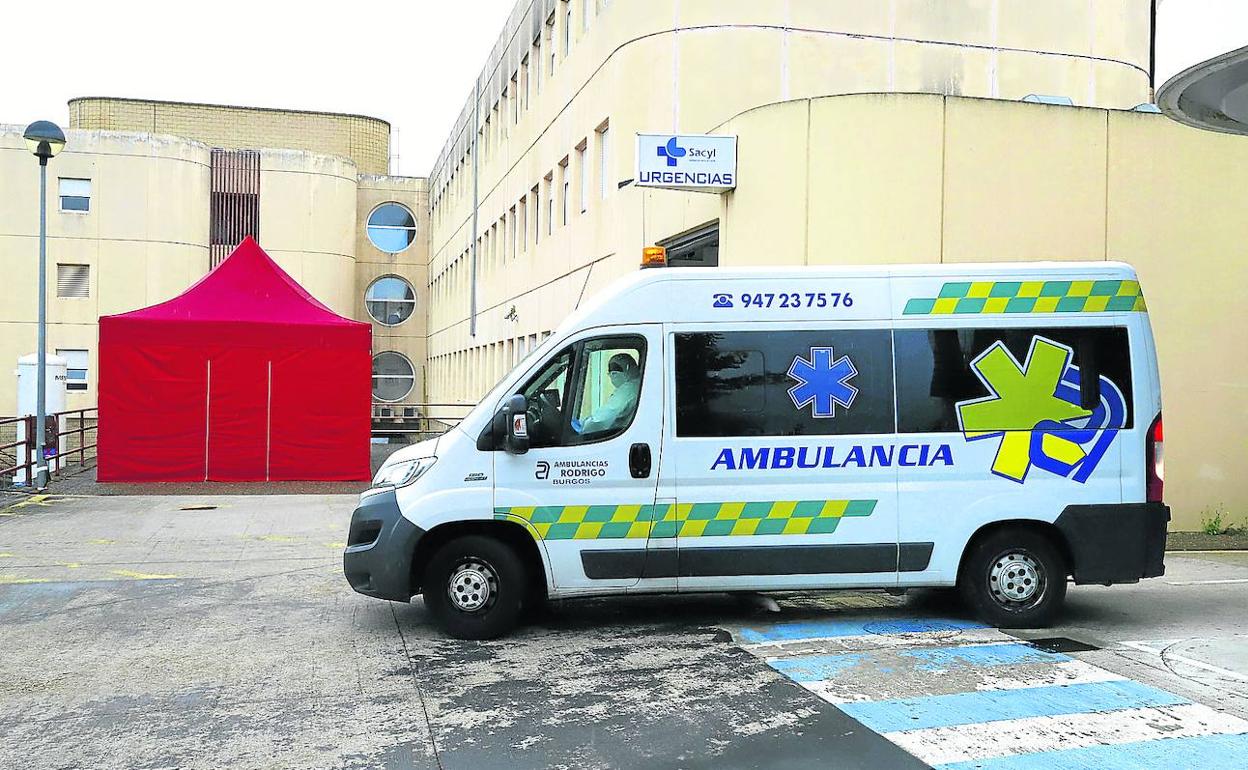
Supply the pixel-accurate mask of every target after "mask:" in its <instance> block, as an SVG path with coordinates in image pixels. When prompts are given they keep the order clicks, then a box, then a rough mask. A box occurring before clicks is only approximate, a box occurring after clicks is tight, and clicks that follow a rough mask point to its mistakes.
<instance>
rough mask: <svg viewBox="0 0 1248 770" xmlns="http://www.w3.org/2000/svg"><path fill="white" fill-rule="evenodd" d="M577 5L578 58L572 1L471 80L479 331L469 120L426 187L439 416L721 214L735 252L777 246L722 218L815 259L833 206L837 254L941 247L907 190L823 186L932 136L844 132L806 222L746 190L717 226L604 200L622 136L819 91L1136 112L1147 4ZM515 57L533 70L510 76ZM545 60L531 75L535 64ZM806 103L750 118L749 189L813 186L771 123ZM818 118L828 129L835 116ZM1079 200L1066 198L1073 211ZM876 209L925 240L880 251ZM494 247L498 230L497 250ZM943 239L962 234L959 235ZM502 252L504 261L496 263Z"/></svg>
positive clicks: (654, 207)
mask: <svg viewBox="0 0 1248 770" xmlns="http://www.w3.org/2000/svg"><path fill="white" fill-rule="evenodd" d="M528 7H529V3H528V0H524V1H523V2H519V3H518V4H517V8H516V11H515V12H514V13H513V21H516V22H517V23H518V20H519V19H520V18H522V17H523V14H524V12H525V11H526V10H527V8H528ZM589 7H590V15H589V17H588V18H584V17H583V16H582V8H583V5H582V4H581V3H579V2H574V3H572V4H571V8H572V12H573V17H572V35H571V40H572V42H571V46H570V50H569V51H568V53H567V54H566V55H565V54H564V51H563V46H562V39H563V34H564V30H563V27H564V23H565V22H564V18H563V13H562V11H563V9H564V8H565V6H563V5H562V4H560V5H559V6H558V10H559V12H558V13H556V14H555V15H554V26H553V27H550V28H546V27H545V26H544V25H543V29H544V30H546V29H549V31H550V33H551V34H550V36H549V37H546V36H544V38H543V40H542V41H541V48H540V50H537V49H534V48H532V47H530V46H529V43H530V42H531V41H529V40H528V39H526V34H525V33H520V32H517V31H516V29H515V26H509V27H508V28H507V29H505V30H504V31H503V34H502V36H501V37H500V42H499V47H498V48H496V51H501V52H504V54H503V55H501V56H495V57H492V58H491V61H490V65H489V66H487V68H486V70H484V71H483V72H482V81H481V82H482V83H483V85H484V88H483V98H482V100H481V101H480V102H479V103H478V104H476V105H475V106H476V109H477V110H478V112H477V120H476V125H477V127H478V129H479V133H478V135H477V141H478V145H479V152H478V159H479V178H478V196H479V208H478V213H479V217H478V231H477V237H478V238H479V239H480V240H479V241H478V245H479V253H478V262H479V270H478V273H477V276H478V284H479V285H478V287H477V292H476V299H477V308H478V311H479V314H478V317H477V319H476V321H477V323H476V329H475V334H474V333H473V329H472V322H471V319H470V318H469V315H470V314H469V307H470V293H471V286H472V283H473V282H472V268H471V248H470V247H471V242H472V240H473V231H472V208H473V189H472V188H473V185H472V161H471V156H470V155H469V154H468V151H469V149H470V147H471V140H472V134H473V133H474V131H473V121H472V113H471V112H470V111H469V112H466V113H465V119H464V120H462V121H461V123H460V124H458V125H457V126H456V129H455V131H453V132H452V135H451V136H450V137H449V138H448V140H447V144H446V148H445V149H444V151H443V154H442V156H441V158H440V159H439V162H438V163H437V164H436V166H435V168H434V169H433V171H432V173H431V176H430V196H431V200H432V203H431V209H432V226H431V235H430V264H429V276H430V307H429V335H430V337H429V355H430V383H431V385H430V398H432V399H434V400H473V399H475V397H476V396H477V395H479V394H480V393H481V392H483V391H484V390H485V389H486V388H487V387H489V385H490V384H492V383H493V382H494V381H495V380H496V379H497V378H498V377H499V376H501V374H502V373H503V372H504V371H506V370H507V368H509V367H510V365H511V363H512V362H513V361H514V360H516V358H517V357H518V356H519V352H520V351H522V349H523V347H525V346H527V345H528V341H529V339H530V338H531V337H532V336H533V335H536V336H538V337H540V335H541V334H542V333H543V332H545V331H547V330H550V329H552V328H554V326H555V325H557V323H558V321H559V320H560V319H561V318H563V317H564V316H565V315H566V314H567V313H568V312H570V311H571V309H572V308H574V307H575V306H576V303H577V301H578V300H579V299H580V298H581V297H582V296H583V295H584V294H585V293H586V292H592V291H593V289H594V287H596V286H599V285H601V284H602V283H603V282H604V281H607V280H609V279H610V278H611V277H612V276H617V275H619V274H621V273H623V272H625V271H627V270H631V269H632V268H633V266H634V265H635V264H636V260H637V259H638V257H639V254H640V249H641V247H642V246H644V245H647V244H649V243H652V242H653V241H654V240H656V239H659V238H663V237H667V236H670V235H672V234H673V233H677V232H680V231H682V230H684V229H688V228H689V227H692V226H694V225H696V224H701V223H705V222H708V221H713V220H715V219H716V218H718V217H720V216H721V215H722V216H723V217H724V226H725V228H726V229H727V230H731V231H732V232H733V233H734V237H738V238H740V240H739V241H736V242H735V243H734V245H733V246H731V247H730V248H737V247H740V248H743V249H745V250H746V251H749V252H753V251H755V250H756V249H767V250H774V244H773V243H771V242H770V241H769V240H768V238H767V233H768V229H766V228H764V229H762V230H755V231H752V232H747V231H746V230H745V229H741V228H737V227H735V226H734V225H732V224H730V223H729V221H730V220H731V219H732V218H733V217H734V216H735V209H749V210H750V211H752V212H753V215H751V216H759V217H764V218H766V219H767V221H768V222H769V223H772V224H773V227H772V230H773V231H774V228H775V223H777V222H783V223H784V226H785V227H786V228H790V227H795V228H796V229H795V230H791V231H792V232H801V233H803V237H806V235H805V234H806V232H807V231H806V228H805V222H806V221H807V220H809V221H810V222H811V223H812V228H811V230H810V237H811V238H812V239H815V241H816V242H818V243H821V242H823V241H825V240H826V239H827V238H830V237H832V236H833V232H832V231H830V230H828V229H827V227H826V224H825V222H824V220H823V217H822V216H821V213H820V211H818V210H817V209H816V208H815V206H816V205H819V206H824V205H844V206H848V207H851V208H853V209H855V210H857V211H860V212H862V213H863V214H864V216H863V217H861V218H860V219H859V220H858V221H857V227H858V232H857V233H855V234H854V240H853V241H851V242H849V243H848V244H847V246H846V247H852V248H854V249H857V250H859V251H862V252H863V259H868V260H870V259H893V260H896V259H905V258H906V257H904V256H902V255H909V254H918V253H919V252H918V250H920V249H923V248H927V249H928V251H927V252H924V253H922V254H921V256H923V257H932V258H934V256H935V254H936V253H938V252H933V251H932V246H931V244H933V243H936V242H937V241H936V240H933V239H932V238H931V237H930V236H931V234H932V233H933V232H940V231H941V227H942V225H941V219H940V217H941V216H942V211H941V210H940V208H939V206H938V204H936V203H933V202H932V201H933V200H934V199H933V198H931V197H930V195H929V192H930V191H928V190H922V189H909V188H907V189H902V190H899V191H890V193H887V194H885V193H881V194H879V197H878V198H874V199H859V198H857V197H856V196H855V193H854V191H853V190H851V189H847V188H838V187H836V186H835V185H834V184H832V183H828V184H826V185H825V184H824V181H823V180H825V179H828V178H830V177H829V176H828V174H829V173H832V174H835V169H837V168H838V164H845V163H848V164H850V165H851V166H856V167H863V166H864V164H865V163H867V161H866V159H867V158H870V159H872V160H873V161H880V158H879V155H878V154H873V153H871V152H870V150H871V148H872V147H873V146H885V145H887V146H890V147H896V146H898V145H900V146H902V147H904V148H905V149H904V151H903V152H902V153H900V155H901V156H902V157H904V158H906V159H907V160H909V161H913V162H916V163H918V164H920V166H922V167H924V168H927V167H930V165H931V163H933V162H934V160H933V156H932V155H931V154H930V150H932V149H933V148H934V147H939V142H940V134H939V133H938V132H937V133H933V132H932V129H931V128H930V126H928V125H927V124H923V127H922V128H920V127H917V126H906V125H902V124H900V123H891V122H890V123H889V124H888V125H886V126H884V127H882V129H881V127H878V126H866V125H864V126H860V127H858V128H856V129H855V128H853V127H845V126H838V128H840V129H843V130H848V131H849V132H850V133H851V135H852V136H850V137H847V138H846V139H847V145H846V146H845V147H842V148H830V147H828V143H827V142H822V141H820V142H815V143H814V146H815V147H816V148H817V149H816V151H815V152H814V153H812V158H811V163H812V166H811V168H812V169H818V170H817V171H815V172H812V176H811V182H812V184H813V185H815V186H816V187H826V188H827V189H826V191H825V192H826V194H827V196H828V198H827V201H828V202H827V203H822V202H821V203H819V204H815V203H813V202H812V203H811V204H810V206H811V208H809V209H808V208H807V203H806V202H805V201H802V202H801V203H800V204H795V203H794V202H793V201H792V200H782V199H781V198H779V197H777V196H775V195H773V194H772V192H771V190H768V189H760V188H758V187H752V186H750V187H747V186H744V185H743V186H742V187H741V188H740V189H739V190H738V192H737V193H736V196H735V199H729V200H728V202H727V203H726V204H725V208H724V209H723V210H722V211H721V210H720V202H719V201H716V200H714V199H712V198H709V197H708V196H691V195H680V194H677V193H664V192H647V193H645V195H644V196H643V195H641V194H640V193H639V192H638V191H637V190H635V189H633V188H632V187H631V186H629V187H624V188H622V189H617V185H618V183H620V182H622V181H625V180H628V179H630V178H631V177H632V175H633V163H634V158H633V155H634V145H633V136H634V134H636V133H638V132H647V131H669V130H670V131H674V130H679V131H685V132H695V133H696V132H706V131H712V130H715V129H716V128H717V127H719V126H721V125H722V124H724V123H725V122H726V121H729V120H731V119H733V117H734V116H736V115H739V114H741V113H743V112H747V111H749V110H752V109H753V108H756V107H759V106H760V105H766V104H771V103H776V102H784V101H790V102H791V101H793V100H799V99H801V98H804V97H813V96H821V95H825V94H844V93H863V92H928V93H935V94H954V95H969V96H978V97H993V98H999V99H1006V100H1017V99H1021V98H1022V97H1024V96H1026V95H1027V94H1030V93H1041V94H1059V95H1065V96H1069V97H1071V98H1072V99H1073V100H1074V101H1075V103H1076V104H1084V105H1093V106H1101V107H1131V106H1134V105H1136V104H1138V103H1140V102H1144V101H1147V99H1148V96H1149V94H1148V77H1147V64H1148V21H1149V2H1148V0H1098V2H1096V3H1087V2H1083V1H1082V0H1059V1H1057V2H1051V3H1047V2H1046V3H1034V2H1028V1H1027V0H975V2H968V3H956V4H955V3H938V2H931V0H882V1H881V2H869V3H864V2H860V1H859V0H776V1H775V2H765V3H764V2H756V1H755V0H680V2H676V0H654V2H645V3H640V2H636V3H628V2H613V3H610V4H603V3H601V2H595V3H590V4H589ZM526 29H527V28H526ZM552 40H553V42H554V43H555V45H556V57H555V58H556V61H555V67H554V72H553V73H552V72H551V71H550V65H549V52H550V44H551V41H552ZM513 41H516V42H513ZM509 46H513V47H518V48H516V49H515V50H513V49H512V48H509ZM519 48H523V49H524V50H519ZM525 55H528V56H529V66H527V67H523V66H521V61H522V57H523V56H525ZM537 61H540V62H541V67H540V70H539V68H538V67H535V66H533V65H534V63H535V62H537ZM513 74H514V75H515V79H516V80H515V85H512V76H513ZM526 79H527V80H529V81H531V83H532V86H531V87H530V88H529V89H528V95H527V97H524V98H521V99H519V100H517V92H519V93H524V92H525V90H526V89H525V88H524V84H525V81H526ZM504 82H505V83H506V84H507V95H506V97H505V98H501V93H500V92H499V90H498V89H496V88H495V87H494V84H495V83H504ZM516 104H519V106H518V107H516V106H515V105H516ZM804 104H805V103H804V102H798V103H797V104H796V106H792V107H783V108H778V109H779V110H780V112H767V113H766V114H760V115H758V116H756V117H755V118H754V120H756V121H760V124H759V125H758V127H757V129H756V130H757V131H758V132H759V133H758V134H757V135H756V137H757V138H755V139H752V140H751V141H753V142H758V141H762V142H764V143H765V145H766V146H767V147H768V152H767V154H766V155H764V154H763V153H759V152H756V151H754V149H755V148H757V147H759V146H760V145H759V144H757V143H755V144H753V145H746V144H743V145H742V153H741V159H742V160H741V162H742V177H743V178H747V177H748V175H751V174H753V173H754V172H753V170H752V166H753V165H755V164H758V165H762V164H777V163H779V164H781V165H783V164H786V163H790V162H792V163H797V164H799V165H800V166H801V168H800V170H798V171H795V174H797V175H799V176H801V177H803V178H804V177H805V174H806V167H805V164H804V156H802V155H801V154H800V153H801V152H802V150H800V149H799V148H803V147H805V146H806V145H805V139H804V137H805V127H804V125H801V121H800V120H791V119H790V117H788V116H787V115H782V114H781V112H783V111H785V110H791V111H795V112H801V113H802V114H805V111H806V110H807V109H808V107H807V106H804ZM933 104H935V105H936V106H933V107H930V108H929V109H932V110H935V111H936V113H937V114H942V115H943V110H942V108H941V107H940V106H939V104H938V103H933ZM818 109H825V110H829V111H831V112H832V113H835V111H836V109H837V108H836V107H834V106H831V105H829V106H826V107H825V106H820V107H819V108H818ZM513 110H514V117H513ZM487 120H488V126H487ZM762 123H769V124H770V125H762ZM604 125H607V126H609V128H610V136H611V152H610V155H609V159H608V163H607V174H606V175H607V185H606V186H607V188H608V192H607V195H606V198H605V199H604V198H602V196H601V195H600V194H599V190H600V188H601V186H602V181H601V175H600V167H601V162H600V158H601V156H600V148H599V142H598V134H597V133H596V131H597V129H599V128H600V127H602V126H604ZM881 130H882V131H883V132H884V133H883V134H881V133H879V131H881ZM924 132H925V133H924ZM1007 137H1008V135H1007ZM911 142H918V144H917V145H916V144H911ZM582 143H584V144H585V145H586V146H587V152H586V156H585V157H586V158H587V160H588V164H589V166H590V174H589V175H588V177H589V186H590V187H591V194H590V195H589V206H588V209H587V211H585V212H584V213H582V212H581V211H580V207H579V206H578V205H573V206H572V207H571V212H570V215H569V217H568V221H567V223H566V224H564V222H563V218H562V216H561V208H562V201H561V200H560V199H559V196H558V195H557V196H556V212H557V213H558V216H557V222H556V226H555V227H554V228H553V230H552V231H551V232H550V233H549V234H548V233H547V232H546V225H545V220H546V218H547V217H546V206H547V197H546V177H547V175H549V176H550V177H551V178H552V180H553V181H554V183H555V185H556V186H559V182H560V179H561V176H560V175H561V173H562V172H561V163H563V162H564V159H565V158H566V159H567V163H568V167H569V172H568V173H570V174H571V176H572V180H573V184H572V196H573V198H574V200H575V199H578V198H579V192H578V191H579V184H578V182H579V179H580V174H579V170H578V168H577V165H578V163H577V159H578V155H577V151H576V148H577V147H578V145H581V144H582ZM854 143H857V145H858V147H860V148H861V149H862V150H863V151H864V152H865V153H866V154H863V153H862V152H859V151H858V149H856V148H855V147H854ZM935 160H936V161H938V160H939V158H938V157H936V158H935ZM882 162H884V163H885V164H886V168H885V169H884V170H885V171H886V172H889V173H897V174H901V173H905V172H906V171H907V168H906V166H905V164H904V163H903V162H902V161H901V160H900V159H899V158H898V159H885V160H883V161H882ZM831 178H835V177H834V176H833V177H831ZM936 183H937V184H938V185H940V184H943V182H941V181H939V180H937V182H936ZM1055 184H1057V183H1056V182H1055ZM535 186H536V187H538V188H539V193H538V197H539V199H540V201H541V205H542V209H543V213H542V217H541V219H542V222H543V224H542V232H541V237H540V239H537V238H535V237H534V233H533V226H532V224H533V222H532V220H533V217H532V205H533V201H532V200H527V201H526V202H527V204H528V207H529V209H528V210H529V223H528V227H527V228H526V235H527V244H525V245H524V246H523V247H522V248H520V249H516V250H513V249H512V248H511V246H510V244H511V241H512V233H511V231H510V226H511V209H512V207H516V208H517V211H519V209H520V208H521V201H522V200H524V199H526V198H531V197H532V195H531V190H532V189H533V188H534V187H535ZM802 189H804V187H803V188H802ZM937 189H939V187H938V188H937ZM1088 194H1089V195H1090V194H1091V193H1088ZM814 200H815V198H813V197H812V201H814ZM1082 200H1083V199H1082V198H1079V197H1076V199H1074V200H1072V201H1070V202H1069V205H1068V207H1074V206H1076V205H1079V204H1081V203H1082ZM881 205H882V206H884V207H886V208H890V207H891V208H899V209H900V208H906V209H910V208H916V207H921V208H924V210H925V211H924V219H923V229H922V230H921V233H922V235H921V236H920V235H918V234H915V233H914V232H912V231H895V232H892V233H889V234H887V235H884V236H881V235H880V234H878V233H877V232H875V231H873V230H872V229H871V227H870V224H871V222H872V221H873V220H872V216H870V214H871V213H872V212H873V211H874V210H875V207H876V206H881ZM747 218H748V217H747ZM496 231H497V232H499V233H503V235H500V236H497V237H496V236H495V235H494V233H495V232H496ZM951 234H952V235H953V236H954V237H962V235H961V231H957V232H953V233H951ZM836 235H838V236H839V235H841V233H836ZM1075 237H1077V236H1076V235H1072V236H1069V238H1071V239H1073V238H1075ZM500 244H506V247H505V248H502V249H500V248H499V246H500ZM984 245H985V246H987V245H990V244H984ZM968 247H969V244H968ZM804 251H805V250H804V248H803V253H804ZM521 341H523V342H521Z"/></svg>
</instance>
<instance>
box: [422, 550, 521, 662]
mask: <svg viewBox="0 0 1248 770" xmlns="http://www.w3.org/2000/svg"><path fill="white" fill-rule="evenodd" d="M421 585H422V587H423V592H424V595H425V607H426V608H428V610H429V613H430V614H431V615H433V618H434V620H435V621H436V622H437V623H438V625H439V626H441V627H442V629H443V630H444V631H446V633H448V634H450V635H451V636H453V637H455V638H456V639H496V638H498V637H500V636H502V635H503V634H506V633H507V632H508V631H510V630H511V629H513V628H515V626H516V623H517V621H518V620H519V617H520V607H521V604H522V602H523V600H524V594H525V590H526V586H527V585H528V581H527V580H526V578H525V569H524V562H523V561H521V559H520V557H519V555H517V554H516V552H515V550H514V549H512V548H511V547H510V546H509V545H507V544H506V543H504V542H502V541H500V540H496V539H494V538H492V537H483V536H481V535H467V536H465V537H459V538H456V539H454V540H451V541H449V542H447V543H446V544H445V545H443V546H442V547H441V548H439V549H438V550H437V551H436V552H434V554H433V558H431V559H430V560H429V566H428V567H426V568H425V574H424V580H423V582H422V583H421Z"/></svg>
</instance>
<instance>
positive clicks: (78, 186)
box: [57, 177, 91, 214]
mask: <svg viewBox="0 0 1248 770" xmlns="http://www.w3.org/2000/svg"><path fill="white" fill-rule="evenodd" d="M57 186H58V188H59V189H58V192H59V194H60V196H61V211H74V212H81V213H83V214H85V213H87V212H89V211H90V210H91V180H90V179H67V178H65V177H61V178H60V179H59V180H58V185H57Z"/></svg>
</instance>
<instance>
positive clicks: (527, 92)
mask: <svg viewBox="0 0 1248 770" xmlns="http://www.w3.org/2000/svg"><path fill="white" fill-rule="evenodd" d="M520 79H521V80H523V81H524V105H523V106H524V109H525V110H527V109H529V97H530V96H531V95H532V82H531V81H532V80H533V78H532V77H530V76H529V57H527V56H526V57H524V59H523V60H522V61H521V62H520Z"/></svg>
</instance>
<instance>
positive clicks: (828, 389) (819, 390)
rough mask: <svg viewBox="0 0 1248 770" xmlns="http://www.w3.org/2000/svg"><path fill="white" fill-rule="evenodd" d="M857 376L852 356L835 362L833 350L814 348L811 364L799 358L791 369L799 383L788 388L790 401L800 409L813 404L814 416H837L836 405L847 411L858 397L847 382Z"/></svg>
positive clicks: (792, 375)
mask: <svg viewBox="0 0 1248 770" xmlns="http://www.w3.org/2000/svg"><path fill="white" fill-rule="evenodd" d="M857 374H858V369H857V367H855V366H854V362H853V361H850V360H849V356H841V357H840V358H838V359H836V360H833V358H832V348H831V347H826V348H811V349H810V360H809V361H807V360H806V359H805V358H802V357H801V356H800V355H799V356H797V357H796V358H794V359H793V365H792V366H790V367H789V377H791V378H792V379H794V380H796V381H797V384H796V385H794V386H793V387H791V388H789V398H791V399H793V405H794V406H796V407H797V408H798V409H803V408H805V407H806V405H807V404H813V405H814V407H813V408H812V410H811V416H812V417H835V416H836V405H837V404H840V405H841V407H842V408H843V409H848V408H849V407H850V406H852V405H853V403H854V399H855V398H856V397H857V396H858V389H857V388H855V387H854V386H853V385H850V384H849V382H848V380H849V379H850V378H852V377H855V376H856V375H857Z"/></svg>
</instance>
